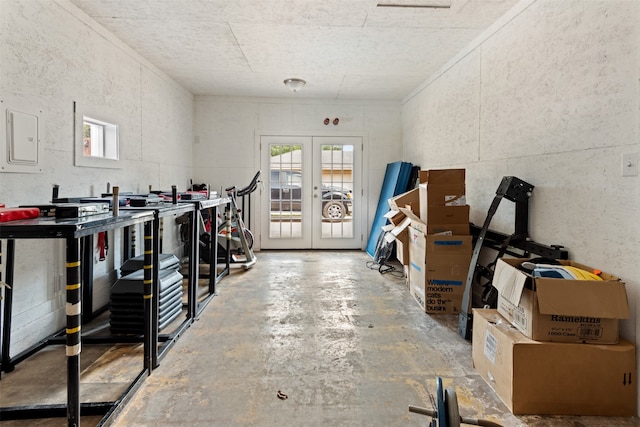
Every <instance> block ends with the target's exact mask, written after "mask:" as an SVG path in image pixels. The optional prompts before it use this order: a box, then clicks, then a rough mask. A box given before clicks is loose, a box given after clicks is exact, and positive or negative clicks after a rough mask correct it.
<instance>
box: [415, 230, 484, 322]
mask: <svg viewBox="0 0 640 427" xmlns="http://www.w3.org/2000/svg"><path fill="white" fill-rule="evenodd" d="M425 229H426V226H425V225H424V223H422V222H421V221H420V220H419V219H414V220H413V221H412V222H411V225H410V226H409V227H408V232H409V260H410V263H409V291H410V293H411V295H412V296H413V297H414V299H415V300H416V301H417V302H418V304H419V305H420V306H421V307H422V309H423V310H424V311H425V312H426V313H431V314H456V313H459V312H460V310H461V305H462V296H463V294H464V288H465V284H466V277H467V272H468V270H469V264H470V262H471V253H472V248H471V239H472V237H471V236H446V235H444V236H433V235H425V234H424V230H425Z"/></svg>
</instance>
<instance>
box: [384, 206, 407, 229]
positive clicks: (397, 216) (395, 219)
mask: <svg viewBox="0 0 640 427" xmlns="http://www.w3.org/2000/svg"><path fill="white" fill-rule="evenodd" d="M384 217H385V218H387V219H388V220H389V222H390V223H391V224H393V225H398V224H400V223H401V222H402V221H404V219H405V218H406V217H407V216H406V215H405V214H404V213H402V212H400V211H399V210H396V209H392V210H390V211H389V212H387V213H386V214H384Z"/></svg>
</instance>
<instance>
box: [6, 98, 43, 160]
mask: <svg viewBox="0 0 640 427" xmlns="http://www.w3.org/2000/svg"><path fill="white" fill-rule="evenodd" d="M7 130H8V132H7V137H8V138H7V144H8V149H9V150H8V159H7V160H8V163H9V164H19V165H37V164H38V143H39V138H38V116H34V115H32V114H27V113H22V112H19V111H12V110H7Z"/></svg>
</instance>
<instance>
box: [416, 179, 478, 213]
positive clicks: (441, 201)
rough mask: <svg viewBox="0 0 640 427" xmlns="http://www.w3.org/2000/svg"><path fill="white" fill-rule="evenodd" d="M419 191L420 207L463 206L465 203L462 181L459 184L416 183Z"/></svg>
mask: <svg viewBox="0 0 640 427" xmlns="http://www.w3.org/2000/svg"><path fill="white" fill-rule="evenodd" d="M418 189H419V193H420V209H426V208H427V206H464V205H466V204H467V198H466V195H465V185H464V182H462V183H459V184H429V183H422V184H419V185H418Z"/></svg>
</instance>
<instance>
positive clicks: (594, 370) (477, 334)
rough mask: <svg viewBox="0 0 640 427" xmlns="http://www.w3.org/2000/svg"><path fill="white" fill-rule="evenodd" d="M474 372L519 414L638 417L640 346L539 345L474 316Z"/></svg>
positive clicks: (489, 314) (492, 315)
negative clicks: (639, 350) (638, 353)
mask: <svg viewBox="0 0 640 427" xmlns="http://www.w3.org/2000/svg"><path fill="white" fill-rule="evenodd" d="M471 353H472V359H473V366H474V367H475V368H476V370H477V371H478V373H479V374H480V375H481V376H482V378H484V380H485V381H486V382H487V384H489V385H490V386H491V387H492V388H493V390H494V391H495V392H496V394H497V395H498V396H499V397H500V399H501V400H502V401H503V402H504V403H505V404H506V405H507V407H509V409H510V410H511V411H512V412H513V413H514V414H538V415H593V416H621V417H622V416H634V415H636V396H637V388H636V385H635V384H636V361H635V359H636V351H635V345H633V344H632V343H630V342H627V341H624V340H620V342H619V343H618V344H611V345H590V344H579V343H556V342H542V341H534V340H532V339H530V338H527V337H525V336H524V335H523V334H522V333H521V332H520V331H518V330H517V329H515V328H514V327H513V326H512V325H511V324H510V323H509V322H508V321H507V320H506V319H504V318H503V317H502V316H501V315H500V314H499V313H498V312H497V310H489V309H486V310H485V309H474V310H473V338H472V349H471Z"/></svg>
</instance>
